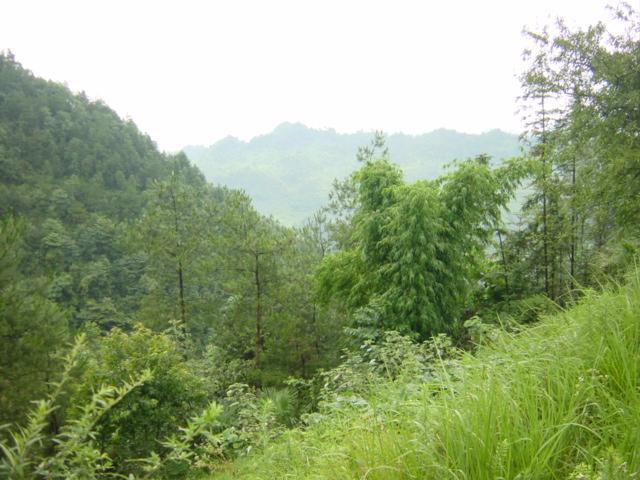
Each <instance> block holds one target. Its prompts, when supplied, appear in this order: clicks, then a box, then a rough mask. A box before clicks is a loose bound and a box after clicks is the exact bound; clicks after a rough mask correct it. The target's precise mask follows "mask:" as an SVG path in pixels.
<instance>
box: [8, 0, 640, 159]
mask: <svg viewBox="0 0 640 480" xmlns="http://www.w3.org/2000/svg"><path fill="white" fill-rule="evenodd" d="M637 1H638V0H634V1H633V2H632V3H637ZM607 4H613V5H614V6H615V5H616V4H617V1H616V0H610V1H604V0H528V1H521V0H482V1H481V0H458V1H456V0H423V1H408V0H406V1H405V0H388V1H376V0H368V1H358V0H339V1H333V0H319V1H316V0H292V1H285V0H282V1H281V0H271V1H265V0H263V1H259V0H255V1H248V0H233V1H232V0H210V1H205V0H202V1H195V0H181V1H172V2H168V1H159V0H155V1H143V0H135V1H134V0H126V1H120V0H109V1H93V0H82V1H65V0H59V1H55V2H53V1H50V0H48V1H30V0H15V1H14V0H2V3H1V4H0V11H1V12H2V15H1V16H0V50H7V49H9V50H11V51H12V52H13V53H14V55H15V56H16V59H17V60H18V61H19V62H21V63H22V65H23V66H24V67H25V68H28V69H29V70H31V71H32V72H33V73H34V74H35V75H38V76H41V77H44V78H47V79H51V80H55V81H57V82H63V83H65V84H67V85H68V86H69V88H70V89H71V90H73V91H74V92H80V91H84V92H85V93H86V94H87V95H88V97H89V98H91V99H101V100H103V101H104V102H105V103H107V104H108V105H109V106H110V107H111V108H113V109H114V110H115V111H116V112H118V114H119V115H120V116H122V117H124V118H130V119H132V120H133V121H134V122H135V123H136V124H137V125H138V127H139V128H140V129H141V130H142V131H143V132H145V133H147V134H149V135H150V136H151V138H152V139H153V140H154V141H155V142H156V143H157V144H158V146H159V147H160V148H161V149H163V150H167V151H177V150H179V149H181V148H182V147H184V146H186V145H210V144H212V143H214V142H215V141H217V140H219V139H221V138H223V137H225V136H227V135H233V136H235V137H238V138H241V139H244V140H248V139H250V138H252V137H254V136H256V135H261V134H265V133H268V132H270V131H271V130H273V128H274V127H276V126H277V125H278V124H280V123H282V122H284V121H289V122H301V123H304V124H305V125H308V126H310V127H314V128H334V129H335V130H337V131H339V132H345V133H347V132H354V131H359V130H383V131H385V132H387V133H395V132H404V133H409V134H419V133H424V132H428V131H431V130H434V129H436V128H450V129H454V130H458V131H461V132H466V133H481V132H483V131H487V130H491V129H493V128H500V129H503V130H506V131H509V132H513V133H520V132H521V130H522V122H521V119H520V115H519V114H518V113H517V102H516V98H517V97H518V95H519V93H520V87H519V81H518V79H517V76H518V73H519V72H521V71H522V69H523V66H524V65H523V63H522V60H521V53H522V50H523V49H524V48H525V47H526V46H527V42H526V40H525V38H524V36H523V35H522V29H523V27H525V26H527V27H529V28H533V29H536V28H540V27H541V26H543V25H545V24H549V23H552V22H553V20H554V19H555V18H556V17H558V16H561V17H563V18H565V19H566V21H567V22H568V24H569V25H572V26H584V25H589V24H591V23H595V22H596V21H597V20H600V19H602V20H605V19H607V18H609V14H608V12H607V10H606V9H605V6H606V5H607Z"/></svg>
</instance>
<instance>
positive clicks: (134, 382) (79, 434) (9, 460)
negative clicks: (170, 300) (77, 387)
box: [0, 336, 151, 479]
mask: <svg viewBox="0 0 640 480" xmlns="http://www.w3.org/2000/svg"><path fill="white" fill-rule="evenodd" d="M84 348H85V343H84V337H83V336H79V337H78V338H77V339H76V342H75V344H74V346H73V348H72V349H71V351H70V352H69V353H68V355H67V356H66V357H65V359H64V371H63V374H62V377H61V379H60V380H59V381H58V382H53V383H52V387H53V389H52V391H51V393H50V394H49V395H48V396H47V397H46V399H45V400H41V401H39V402H36V406H35V407H34V408H33V409H32V410H31V411H30V412H29V414H28V423H27V425H26V426H25V427H17V429H16V430H15V431H13V432H11V434H10V438H11V443H12V444H13V445H10V444H5V443H0V449H1V451H2V453H3V458H2V459H1V460H0V472H2V473H3V474H6V475H7V476H8V478H15V479H22V478H24V479H27V478H34V477H35V478H47V479H54V478H60V479H62V478H98V477H99V476H100V475H101V474H106V473H107V472H109V471H110V470H111V468H112V466H113V464H112V462H111V459H110V458H109V456H108V455H106V454H105V453H103V452H101V451H100V449H99V448H98V447H97V445H96V444H95V427H96V425H97V424H98V422H100V420H101V419H102V418H103V417H104V416H105V415H106V414H108V412H109V411H110V410H112V409H113V408H114V407H115V406H116V405H117V404H118V403H120V402H122V401H123V399H125V397H126V396H127V395H128V394H130V393H131V392H132V391H134V390H135V389H136V388H139V387H140V386H142V385H143V384H144V383H145V382H146V381H148V380H150V379H151V373H150V372H149V371H143V372H142V373H140V374H138V375H137V377H136V378H130V379H129V380H128V381H125V382H123V383H122V385H121V386H119V387H112V386H101V387H100V388H98V389H97V390H94V391H93V392H92V394H91V397H90V400H89V401H88V402H87V403H86V404H84V405H83V406H82V407H80V408H78V409H77V412H76V414H75V415H71V416H69V417H68V418H67V419H66V421H65V423H64V424H63V425H62V426H60V428H59V430H58V431H53V432H49V433H47V432H46V430H45V429H46V427H47V426H50V420H49V417H50V416H51V414H52V413H53V412H54V410H55V409H56V408H57V407H58V405H57V402H58V400H59V397H60V395H61V394H62V392H63V389H64V388H65V386H66V383H67V381H68V380H69V377H70V375H71V371H72V370H73V369H74V368H75V367H76V366H77V364H78V360H79V357H80V354H81V352H82V350H83V349H84Z"/></svg>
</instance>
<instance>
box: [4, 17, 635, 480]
mask: <svg viewBox="0 0 640 480" xmlns="http://www.w3.org/2000/svg"><path fill="white" fill-rule="evenodd" d="M613 13H614V17H615V21H616V22H617V23H616V24H615V27H614V28H613V29H612V31H613V32H617V33H611V32H609V31H608V30H607V29H606V28H605V26H604V25H603V24H598V25H595V26H593V27H590V28H588V29H584V30H573V29H570V28H567V27H566V26H565V24H564V23H563V22H562V21H560V22H558V24H557V25H556V26H555V27H554V28H553V29H544V30H542V31H540V32H527V38H528V39H529V43H530V48H529V49H527V51H526V52H525V55H524V58H525V61H526V64H527V67H526V69H525V70H524V71H523V72H522V75H521V76H520V80H521V86H522V95H521V98H520V100H519V102H520V103H519V108H520V110H521V111H522V112H524V114H525V115H526V121H527V125H528V128H527V131H526V132H523V138H526V139H528V145H525V147H526V148H525V150H524V153H523V154H522V155H520V156H515V157H512V158H508V159H506V160H500V159H498V158H491V157H490V156H489V155H487V154H484V153H482V152H473V154H472V155H470V156H469V158H460V159H458V160H457V161H455V162H453V163H452V164H451V165H450V167H449V168H448V169H447V170H446V171H445V172H442V173H440V174H439V175H438V176H437V177H435V178H421V175H418V174H417V173H416V171H408V172H403V169H402V168H401V166H400V165H398V164H396V163H394V162H393V161H392V160H393V159H394V158H396V153H394V149H396V150H398V156H404V158H415V159H417V160H416V162H415V163H413V164H409V165H408V167H409V170H410V169H411V167H410V165H415V166H416V167H415V168H417V169H419V168H421V167H419V165H421V163H420V161H419V160H418V159H419V158H425V160H426V161H425V163H424V164H425V165H432V163H430V158H431V157H430V156H429V155H428V154H427V153H425V151H422V150H420V149H417V150H416V151H413V150H412V152H408V151H407V152H405V151H403V150H402V149H403V148H404V147H402V146H401V144H396V143H395V142H396V141H397V139H398V138H400V137H393V136H392V137H390V138H387V137H385V135H384V134H382V133H376V134H374V135H371V136H367V138H358V141H359V142H360V141H361V144H360V145H358V146H357V147H356V146H355V145H353V148H354V149H355V150H354V151H353V165H355V171H353V172H352V171H351V170H352V169H351V167H349V168H348V169H346V171H345V173H344V176H343V177H341V178H338V179H337V180H336V181H335V182H333V183H332V186H331V190H330V192H329V195H328V197H327V199H326V201H325V203H324V205H322V206H321V207H320V208H318V209H316V210H315V211H314V212H313V214H312V215H311V216H310V217H309V218H308V219H307V220H306V221H305V222H303V223H302V224H301V225H299V226H297V227H290V226H286V225H283V224H281V223H279V222H278V221H277V220H275V219H274V218H273V217H272V216H265V215H263V214H261V213H259V212H258V211H257V210H256V209H255V208H254V206H253V204H252V199H251V198H250V197H249V196H248V195H247V193H245V192H243V191H240V190H235V189H233V188H229V187H228V186H224V185H221V184H217V186H213V185H212V184H210V183H207V182H206V181H205V179H204V176H203V175H202V174H201V173H200V172H199V170H198V169H197V168H196V167H195V166H193V165H191V163H190V161H189V160H188V159H187V157H186V155H185V154H183V153H180V154H178V155H168V154H165V153H161V152H159V151H158V149H157V148H156V146H155V145H154V143H153V142H152V141H151V140H150V139H149V138H148V137H147V136H145V135H143V134H142V133H140V131H139V130H138V129H137V127H136V126H135V125H134V124H133V123H132V122H130V121H124V120H122V119H121V118H119V117H118V115H116V114H115V113H114V112H113V111H112V110H111V109H109V108H108V107H107V106H106V105H104V104H103V103H102V102H99V101H90V100H88V99H87V98H86V96H85V95H83V94H73V93H71V92H70V91H69V90H68V89H67V88H66V87H64V86H62V85H59V84H56V83H53V82H48V81H45V80H42V79H39V78H37V77H35V76H34V75H32V74H31V73H30V72H29V71H28V70H26V69H25V68H24V67H23V66H22V65H21V64H20V63H18V61H17V60H16V59H15V58H14V57H13V55H12V54H11V53H2V54H0V171H1V172H2V176H1V179H0V180H1V182H0V197H1V200H2V202H1V203H0V352H1V353H2V355H1V356H0V477H1V478H10V479H32V478H37V479H61V478H78V479H104V478H154V479H155V478H167V479H169V478H256V479H257V478H261V479H272V478H313V479H320V478H323V479H324V478H326V479H335V478H344V479H347V478H360V479H365V478H367V479H376V478H377V479H395V478H403V479H406V478H433V479H441V478H447V479H448V478H450V479H454V478H455V479H460V478H465V479H477V478H479V479H483V478H486V479H489V478H492V479H493V478H505V479H506V478H509V479H512V478H513V479H524V478H554V479H555V478H557V479H561V478H562V479H564V478H570V479H576V480H577V479H590V480H596V479H604V478H607V479H625V480H629V479H633V478H637V477H638V475H639V474H640V450H639V449H638V445H640V430H639V429H638V425H639V424H640V418H639V413H638V412H640V390H639V389H638V385H640V352H639V351H638V348H639V345H640V321H639V318H640V316H639V312H640V286H639V283H640V281H639V280H638V272H637V264H638V256H639V255H638V254H639V249H640V241H639V239H640V231H639V225H640V218H639V216H640V183H638V181H637V179H638V177H639V176H640V164H639V163H638V159H639V158H640V109H639V107H638V106H639V105H640V102H639V101H638V99H639V98H640V76H639V75H638V72H640V40H639V39H640V16H639V14H638V12H636V11H634V10H633V9H632V8H631V7H629V6H625V5H622V6H621V7H620V8H618V9H615V10H613ZM278 130H279V131H280V134H282V135H280V134H278V131H277V132H275V134H272V135H268V136H265V137H262V138H259V139H256V140H254V141H252V142H250V143H249V144H240V143H238V142H236V141H233V140H227V141H226V143H228V144H233V143H235V144H236V147H238V145H240V147H241V148H240V147H238V148H239V150H238V151H237V159H238V162H239V165H244V163H243V162H247V161H249V158H250V156H248V154H247V156H245V154H243V153H240V151H241V150H242V149H244V148H249V147H251V148H253V146H255V145H258V144H260V143H261V142H262V143H264V144H269V142H273V143H272V145H271V146H270V147H269V148H268V149H266V150H263V151H268V152H269V153H268V158H269V159H273V158H276V156H277V155H276V152H278V151H279V149H280V148H282V149H283V152H284V153H283V155H282V157H281V158H282V159H284V160H283V161H285V163H287V164H288V163H291V162H293V161H294V158H293V157H292V156H291V155H292V153H291V152H292V151H293V150H291V149H290V147H288V146H287V144H288V142H289V140H288V139H289V138H296V139H298V140H296V141H300V142H302V140H301V139H302V138H308V139H309V140H308V141H309V142H310V144H311V145H313V146H314V149H317V148H319V147H317V145H316V144H315V143H314V142H315V140H313V139H315V138H316V137H317V136H318V135H320V136H325V137H328V138H337V137H338V136H337V135H336V134H335V133H334V132H329V131H327V132H315V131H311V130H309V129H306V128H304V127H302V126H300V125H284V126H282V127H280V128H279V129H278ZM289 130H291V131H294V132H297V133H296V135H293V136H289V135H285V133H286V132H287V131H289ZM303 134H304V135H303ZM436 134H437V135H438V136H440V137H448V136H450V135H451V136H454V137H455V138H459V137H458V136H457V134H455V135H454V134H450V133H448V132H444V131H440V132H436ZM488 135H489V137H491V136H494V137H499V138H503V137H502V134H499V133H497V132H493V133H490V134H488ZM305 136H306V137H305ZM277 138H281V139H282V142H284V143H283V144H282V145H278V144H277V142H276V139H277ZM346 138H348V139H351V138H352V137H349V136H347V137H346ZM426 138H427V137H424V138H422V140H425V139H426ZM430 138H431V139H433V137H430ZM480 138H485V139H486V138H487V137H478V139H480ZM510 138H511V137H508V138H506V139H504V141H505V142H506V145H510V141H511V140H510ZM413 140H415V141H416V142H417V141H419V140H420V138H419V137H417V138H415V139H413ZM350 141H351V140H350ZM425 141H426V140H425ZM303 143H304V142H303ZM474 145H475V144H474ZM459 146H460V145H459ZM233 148H235V147H233ZM233 148H232V145H231V147H229V151H231V150H233ZM261 148H262V147H261ZM296 148H297V147H296ZM336 148H338V147H336ZM339 148H343V147H342V146H340V147H339ZM349 148H351V147H349ZM406 148H407V149H408V148H409V147H406ZM460 148H463V147H462V146H460ZM464 148H466V147H464ZM473 148H474V149H475V148H476V146H474V147H473ZM300 149H302V147H300ZM507 150H508V149H507ZM300 151H302V150H300ZM310 151H311V150H308V151H307V153H308V152H310ZM335 151H337V150H335ZM335 151H334V150H331V149H329V150H328V152H329V153H327V155H328V157H327V158H337V157H334V155H335V153H331V152H335ZM464 152H465V150H455V151H451V157H458V156H459V155H462V154H463V153H464ZM307 153H305V155H307ZM309 155H310V153H309ZM440 155H441V156H445V154H444V153H441V154H440ZM499 155H500V154H496V156H499ZM227 158H228V160H225V162H228V163H229V164H233V163H234V161H235V160H234V154H232V153H229V156H228V157H227ZM314 158H315V160H314V162H320V163H322V162H323V157H322V156H321V155H318V156H317V157H314ZM449 158H450V157H449ZM252 161H253V160H252ZM271 161H272V160H266V159H265V163H264V165H267V166H268V167H265V168H266V169H267V170H270V169H271V167H270V166H269V165H273V163H269V162H271ZM297 163H298V165H297V168H298V170H293V172H294V173H295V172H299V174H300V175H301V174H302V171H303V170H313V169H306V165H305V168H303V167H302V166H301V165H299V164H300V163H302V162H297ZM314 165H316V164H314ZM242 168H247V166H246V165H244V166H243V167H242ZM318 169H321V166H318ZM223 170H224V169H223ZM256 170H258V171H259V170H260V168H259V166H256ZM271 173H273V172H271ZM271 173H270V174H271ZM278 175H280V173H278V174H277V175H276V176H278ZM416 176H419V177H420V178H416ZM304 178H305V179H307V178H309V177H307V176H304ZM319 178H320V177H318V178H317V179H316V180H313V181H314V182H317V183H319V182H320V181H321V180H320V179H319ZM296 181H297V180H296V177H295V176H293V177H291V178H288V180H287V183H290V184H295V183H296ZM304 181H307V180H304ZM303 183H304V182H303ZM305 188H308V190H309V191H311V190H312V189H311V188H310V187H305ZM516 192H519V193H518V194H519V195H520V194H522V192H525V196H526V198H524V199H523V201H522V208H521V211H520V212H518V214H517V216H516V220H515V221H513V218H510V221H509V222H505V219H504V218H503V217H504V215H505V212H506V210H507V206H508V205H509V204H510V202H512V201H513V198H514V196H515V194H516Z"/></svg>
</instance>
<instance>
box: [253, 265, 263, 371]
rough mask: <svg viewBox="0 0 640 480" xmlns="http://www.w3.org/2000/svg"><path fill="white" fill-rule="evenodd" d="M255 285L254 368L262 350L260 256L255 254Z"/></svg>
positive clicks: (258, 361)
mask: <svg viewBox="0 0 640 480" xmlns="http://www.w3.org/2000/svg"><path fill="white" fill-rule="evenodd" d="M255 262H256V263H255V269H254V275H255V285H256V347H255V348H256V356H255V362H256V368H260V353H261V351H262V286H261V284H260V256H259V255H258V254H257V253H256V254H255Z"/></svg>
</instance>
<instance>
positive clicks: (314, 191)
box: [184, 123, 521, 225]
mask: <svg viewBox="0 0 640 480" xmlns="http://www.w3.org/2000/svg"><path fill="white" fill-rule="evenodd" d="M372 136H373V132H360V133H353V134H341V133H337V132H336V131H334V130H317V129H312V128H308V127H305V126H304V125H302V124H300V123H283V124H281V125H279V126H278V127H276V128H275V130H274V131H273V132H271V133H269V134H266V135H261V136H259V137H255V138H253V139H252V140H250V141H248V142H243V141H241V140H238V139H237V138H233V137H227V138H225V139H223V140H220V141H218V142H216V143H214V144H213V145H211V146H209V147H203V146H188V147H185V148H184V153H185V154H186V155H187V157H189V159H190V160H191V161H192V162H193V163H194V164H195V165H196V166H197V167H198V168H200V170H201V171H202V172H203V173H204V175H205V176H206V177H207V180H209V181H210V182H212V183H214V184H218V183H220V184H223V185H227V186H229V187H232V188H239V189H242V190H244V191H245V192H247V193H248V194H249V196H250V197H251V199H252V200H253V202H254V204H255V206H256V208H257V209H258V211H259V212H261V213H263V214H265V215H273V216H274V217H275V218H277V219H278V220H280V221H281V222H284V223H286V224H289V225H301V224H302V223H303V222H304V221H305V220H306V219H307V218H309V217H310V216H311V215H312V214H313V212H315V211H316V210H318V209H319V208H321V207H322V206H323V205H324V204H325V203H326V200H327V195H328V194H329V192H330V190H331V186H332V184H333V181H334V180H335V179H342V178H345V177H346V176H348V175H349V174H351V173H352V172H353V171H354V170H356V169H357V168H358V163H357V161H356V153H357V151H358V147H361V146H362V145H366V144H367V143H369V141H370V139H371V137H372ZM387 145H388V147H389V151H390V154H391V160H392V161H393V162H394V163H396V164H397V165H398V166H400V168H402V170H403V172H404V173H405V175H406V177H407V179H409V180H412V181H413V180H420V179H429V180H433V179H435V178H437V177H438V176H439V175H442V174H443V173H444V171H445V168H444V167H445V165H446V164H448V163H449V162H451V161H452V160H456V159H457V160H462V159H465V158H469V157H473V156H476V155H480V154H486V155H489V156H491V157H492V158H494V159H496V160H502V159H505V158H511V157H515V156H518V155H519V154H520V153H521V146H520V142H519V140H518V136H517V135H513V134H509V133H505V132H502V131H500V130H492V131H490V132H487V133H483V134H481V135H470V134H464V133H458V132H455V131H453V130H444V129H441V130H436V131H433V132H431V133H425V134H422V135H405V134H401V133H397V134H394V135H389V136H388V138H387Z"/></svg>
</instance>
